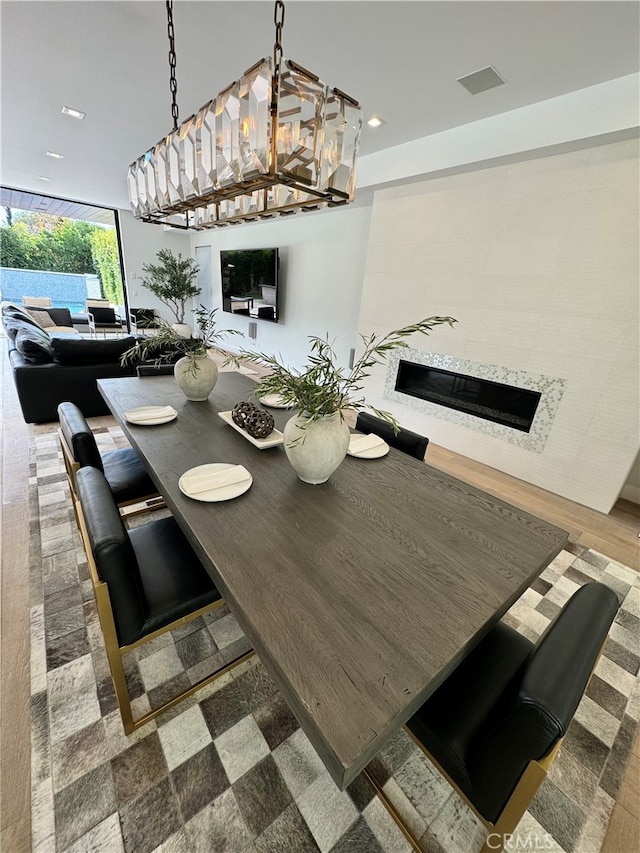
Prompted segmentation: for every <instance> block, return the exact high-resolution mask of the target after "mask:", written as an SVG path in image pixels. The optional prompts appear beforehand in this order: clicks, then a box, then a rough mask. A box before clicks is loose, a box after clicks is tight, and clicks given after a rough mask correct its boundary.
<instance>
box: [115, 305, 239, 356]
mask: <svg viewBox="0 0 640 853" xmlns="http://www.w3.org/2000/svg"><path fill="white" fill-rule="evenodd" d="M217 310H218V309H217V308H214V309H213V311H207V309H206V308H205V307H204V305H201V306H200V307H199V308H198V309H197V311H196V312H195V316H196V325H197V326H198V329H199V330H200V334H199V335H198V336H197V337H195V338H182V337H180V335H178V334H176V332H175V331H174V329H173V328H172V327H171V325H170V324H169V323H167V321H166V320H163V319H162V318H159V320H158V323H159V329H158V331H157V332H156V333H155V334H154V335H153V336H150V337H148V338H144V339H143V340H141V341H139V342H138V343H137V344H136V345H135V346H133V347H131V348H130V349H128V350H127V351H126V352H124V353H123V354H122V356H121V357H120V363H121V364H123V365H125V364H141V363H142V362H143V361H151V360H153V361H154V363H155V364H162V363H167V362H170V361H174V360H175V359H176V356H178V355H180V356H184V355H189V356H194V358H192V359H191V364H190V365H189V369H190V370H191V371H192V372H193V373H195V372H196V371H197V369H198V363H197V361H196V360H195V356H198V355H206V354H207V351H208V350H210V349H213V350H216V351H217V352H220V353H222V350H221V349H220V348H219V347H218V342H219V341H221V340H222V339H223V338H225V337H226V336H227V335H242V332H239V331H238V330H237V329H217V328H216V313H217ZM223 354H226V353H223Z"/></svg>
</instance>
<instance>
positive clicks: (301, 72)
mask: <svg viewBox="0 0 640 853" xmlns="http://www.w3.org/2000/svg"><path fill="white" fill-rule="evenodd" d="M167 9H168V11H169V10H170V0H167ZM279 9H281V11H280V14H281V19H280V22H279V23H278V14H279ZM283 20H284V4H283V3H282V2H281V0H277V2H276V45H275V47H274V56H273V59H271V58H270V57H269V58H265V59H262V60H260V61H259V62H257V63H256V64H255V65H254V66H252V67H251V68H249V70H248V71H246V72H245V73H244V74H243V76H242V77H241V79H240V80H237V81H236V82H235V83H233V84H232V85H231V86H229V87H228V88H226V89H224V90H223V91H222V92H220V93H219V94H218V95H217V96H216V97H215V98H214V99H213V100H211V101H209V102H208V103H206V104H205V105H204V106H203V107H201V108H200V109H199V110H198V112H197V113H196V114H195V115H192V116H190V117H189V118H188V119H186V121H183V122H182V124H180V125H178V124H177V106H176V104H175V95H174V113H173V114H174V130H173V131H172V132H171V133H169V134H168V135H167V136H165V137H164V138H163V139H161V140H160V141H159V142H158V143H157V144H156V145H154V146H153V147H152V148H150V149H149V150H148V151H147V152H146V153H145V154H143V155H142V156H141V157H139V158H138V159H137V160H135V161H134V162H133V163H132V164H131V165H130V166H129V173H128V178H127V183H128V188H129V200H130V202H131V209H132V211H133V215H134V216H135V217H136V219H139V220H141V221H143V222H151V223H156V224H159V225H171V226H173V227H177V228H187V229H193V230H203V229H206V228H215V227H219V226H225V225H236V224H238V223H241V222H254V221H256V220H259V219H269V218H272V217H275V216H283V215H287V214H292V213H297V212H299V211H305V210H318V209H319V208H322V207H336V206H339V205H345V204H348V203H349V202H350V201H352V200H353V198H354V193H355V181H356V160H357V155H358V145H359V139H360V130H361V126H362V110H361V108H360V105H359V104H358V102H357V101H355V100H354V99H353V98H351V97H349V95H346V94H345V93H344V92H342V91H340V90H339V89H336V88H331V87H329V86H327V85H326V84H325V83H323V82H322V81H321V80H319V79H318V77H316V76H315V75H314V74H312V73H311V72H309V71H307V70H306V69H305V68H302V67H301V66H300V65H298V64H297V63H295V62H292V61H290V60H287V59H284V58H283V57H282V55H281V45H280V43H279V41H280V35H281V32H282V22H283ZM169 22H170V42H172V34H171V30H172V20H171V17H169ZM173 67H174V68H175V59H174V66H173ZM172 82H175V78H172ZM172 92H175V88H173V89H172Z"/></svg>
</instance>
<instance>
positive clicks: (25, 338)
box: [15, 325, 53, 364]
mask: <svg viewBox="0 0 640 853" xmlns="http://www.w3.org/2000/svg"><path fill="white" fill-rule="evenodd" d="M15 345H16V349H17V350H18V352H19V353H20V355H22V357H23V358H24V359H25V361H28V362H29V363H30V364H48V363H50V362H52V361H53V348H52V345H51V339H50V338H49V335H48V334H47V333H46V332H45V330H44V329H41V328H40V327H39V326H31V327H30V326H27V325H25V326H24V328H22V329H19V330H18V332H17V334H16V338H15Z"/></svg>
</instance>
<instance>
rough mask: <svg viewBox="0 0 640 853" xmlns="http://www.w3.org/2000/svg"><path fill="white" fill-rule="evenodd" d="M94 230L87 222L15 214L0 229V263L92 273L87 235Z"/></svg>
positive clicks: (10, 265) (91, 257)
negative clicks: (10, 222) (6, 224)
mask: <svg viewBox="0 0 640 853" xmlns="http://www.w3.org/2000/svg"><path fill="white" fill-rule="evenodd" d="M96 230H98V231H100V230H102V229H100V228H99V227H98V226H97V225H94V224H93V223H91V222H81V221H75V220H73V219H64V218H62V217H60V216H48V215H46V214H43V213H31V212H25V211H22V212H19V213H16V214H15V216H14V221H13V224H12V225H11V226H8V227H6V228H0V245H1V250H0V264H1V265H2V266H3V267H14V268H16V269H30V270H53V271H55V272H70V273H81V274H82V273H95V272H96V269H95V267H94V264H93V256H92V254H91V234H92V233H93V232H94V231H96ZM114 233H115V232H114Z"/></svg>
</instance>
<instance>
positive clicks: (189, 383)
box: [173, 355, 218, 401]
mask: <svg viewBox="0 0 640 853" xmlns="http://www.w3.org/2000/svg"><path fill="white" fill-rule="evenodd" d="M173 374H174V376H175V377H176V382H177V384H178V387H179V388H180V390H181V391H182V393H183V394H184V395H185V397H186V398H187V400H194V401H201V400H206V399H207V398H208V397H209V394H210V393H211V392H212V391H213V388H214V386H215V384H216V382H217V381H218V365H217V364H216V363H215V361H212V360H211V359H210V358H209V357H208V356H206V355H185V356H183V357H182V358H181V359H179V360H178V361H176V363H175V365H174V368H173Z"/></svg>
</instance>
